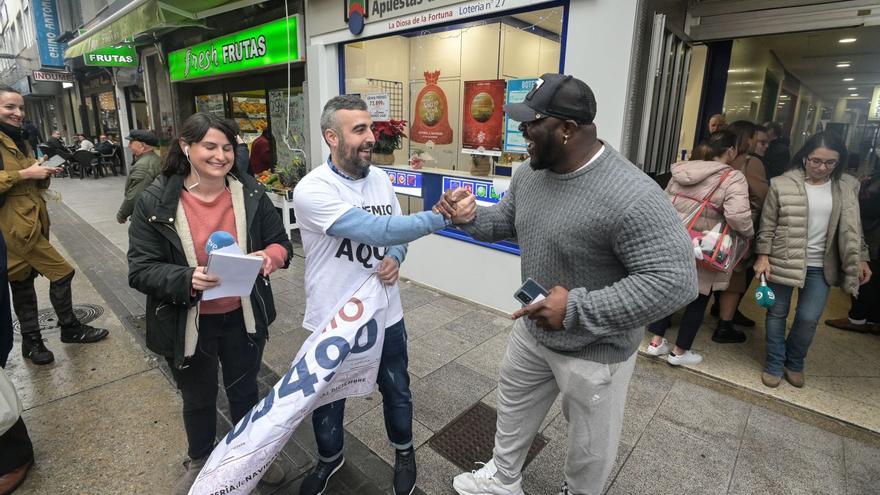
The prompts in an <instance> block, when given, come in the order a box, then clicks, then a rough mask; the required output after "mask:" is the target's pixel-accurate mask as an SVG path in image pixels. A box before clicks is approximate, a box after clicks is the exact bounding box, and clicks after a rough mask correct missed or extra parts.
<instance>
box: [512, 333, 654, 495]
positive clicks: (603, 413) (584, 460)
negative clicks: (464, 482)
mask: <svg viewBox="0 0 880 495" xmlns="http://www.w3.org/2000/svg"><path fill="white" fill-rule="evenodd" d="M636 354H637V353H633V355H632V356H630V357H629V359H627V360H626V361H623V362H621V363H615V364H602V363H596V362H593V361H587V360H585V359H580V358H576V357H569V356H564V355H562V354H559V353H556V352H553V351H551V350H549V349H547V348H546V347H543V346H541V345H539V344H538V342H537V341H536V340H535V339H534V337H532V336H531V334H530V333H529V331H528V330H527V329H526V326H525V323H524V322H523V321H522V320H519V321H517V322H516V323H515V324H514V326H513V331H512V332H511V334H510V340H509V341H508V344H507V353H506V354H505V356H504V360H503V361H502V363H501V377H500V379H499V382H498V423H497V425H496V430H495V453H494V458H495V466H496V467H497V468H498V473H497V475H496V476H497V477H498V479H499V480H500V481H502V482H504V483H512V482H513V481H515V480H517V479H519V478H520V476H521V472H522V467H523V463H525V460H526V454H527V453H528V450H529V446H530V445H531V444H532V440H533V439H534V437H535V435H536V434H537V433H538V428H539V427H540V426H541V422H542V421H543V420H544V417H545V416H547V411H549V409H550V406H551V405H553V401H554V400H556V396H557V395H558V394H559V393H560V392H561V393H562V414H563V415H564V416H565V419H566V420H567V421H568V453H567V456H566V460H565V480H566V482H567V483H568V489H569V491H570V492H571V493H573V494H578V495H581V494H583V495H592V494H599V493H601V492H602V489H603V488H604V486H605V480H606V478H608V475H609V474H610V472H611V467H612V465H613V464H614V458H615V456H616V455H617V444H618V442H619V441H620V429H621V424H622V422H623V408H624V405H625V403H626V391H627V388H628V387H629V380H630V377H631V376H632V372H633V367H634V366H635V362H636Z"/></svg>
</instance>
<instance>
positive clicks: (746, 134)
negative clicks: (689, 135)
mask: <svg viewBox="0 0 880 495" xmlns="http://www.w3.org/2000/svg"><path fill="white" fill-rule="evenodd" d="M727 130H729V131H730V132H732V133H733V134H734V135H735V136H736V152H737V155H736V158H734V159H733V161H732V162H731V163H730V166H731V167H733V169H734V170H738V171H740V172H742V174H743V175H744V176H745V178H746V183H747V184H748V187H749V206H750V207H751V212H752V224H753V225H754V227H755V229H756V228H757V224H758V219H759V218H760V217H761V208H763V206H764V198H766V197H767V188H768V187H769V184H768V183H767V177H766V176H765V175H764V164H763V163H761V159H760V158H757V157H755V156H754V155H753V154H752V153H753V151H754V150H755V147H756V142H757V141H756V138H757V134H758V133H757V126H755V124H753V123H751V122H749V121H747V120H738V121H736V122H734V123H732V124H730V125H728V126H727ZM751 252H752V250H751V247H750V250H749V254H747V255H746V256H745V258H744V259H743V261H742V262H741V263H740V264H739V266H737V267H736V268H735V269H734V270H733V273H731V275H730V281H729V283H728V285H727V289H725V290H724V291H721V292H720V293H718V294H716V298H717V301H718V304H717V305H716V306H713V307H712V310H711V314H712V316H717V317H718V325H717V326H716V327H715V331H714V332H713V333H712V340H713V341H715V342H718V343H720V344H735V343H740V342H745V340H746V334H745V333H744V332H743V331H742V330H739V329H738V328H736V327H735V326H734V325H740V326H744V327H753V326H755V321H754V320H752V319H750V318H748V317H746V315H744V314H742V313H741V312H740V310H739V302H740V301H741V300H742V298H743V295H744V294H745V293H746V292H747V291H748V288H749V284H750V283H751V282H752V277H753V275H754V274H753V273H752V272H751V265H752V260H751V259H750V253H751Z"/></svg>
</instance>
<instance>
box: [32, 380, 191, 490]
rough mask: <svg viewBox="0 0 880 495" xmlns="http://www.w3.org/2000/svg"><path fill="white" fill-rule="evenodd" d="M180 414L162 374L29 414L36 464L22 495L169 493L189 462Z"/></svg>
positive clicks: (68, 399) (107, 387)
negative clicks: (185, 464) (185, 463)
mask: <svg viewBox="0 0 880 495" xmlns="http://www.w3.org/2000/svg"><path fill="white" fill-rule="evenodd" d="M180 411H181V401H180V397H179V396H178V395H177V394H176V393H175V392H174V389H173V388H172V387H170V386H169V384H168V381H167V380H166V379H165V378H164V377H163V376H162V374H161V373H160V372H159V371H157V370H152V371H147V372H144V373H140V374H138V375H135V376H130V377H128V378H125V379H122V380H119V381H116V382H114V383H111V384H108V385H105V386H103V387H98V388H95V389H92V390H88V391H85V392H82V393H79V394H77V395H73V396H70V397H66V398H63V399H60V400H57V401H55V402H52V403H50V404H46V405H43V406H40V407H36V408H34V409H31V410H29V411H26V412H25V413H24V415H23V417H24V421H25V423H26V424H27V427H28V430H29V432H30V436H31V439H32V441H33V442H34V450H35V452H34V456H35V458H36V459H37V462H36V464H35V466H34V468H33V469H32V470H31V472H30V474H29V475H28V478H27V480H26V481H25V483H24V485H22V487H21V488H19V490H17V491H16V492H15V493H16V494H19V493H21V494H48V493H51V494H53V495H62V494H81V493H89V494H95V495H99V494H120V493H131V494H135V493H168V492H169V491H170V489H171V486H172V484H173V483H174V480H175V478H176V477H177V476H178V475H179V474H181V473H182V472H183V467H182V465H181V462H183V460H184V459H185V457H186V435H185V434H184V431H183V422H182V421H181V419H180Z"/></svg>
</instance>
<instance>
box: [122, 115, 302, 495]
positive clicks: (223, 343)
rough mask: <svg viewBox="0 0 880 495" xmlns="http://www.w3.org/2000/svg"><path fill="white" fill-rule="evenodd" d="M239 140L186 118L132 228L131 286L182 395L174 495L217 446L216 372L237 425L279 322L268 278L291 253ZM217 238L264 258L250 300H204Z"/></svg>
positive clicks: (279, 477) (278, 476) (214, 123)
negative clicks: (184, 444) (184, 447)
mask: <svg viewBox="0 0 880 495" xmlns="http://www.w3.org/2000/svg"><path fill="white" fill-rule="evenodd" d="M235 142H236V139H235V133H234V131H233V130H232V129H231V128H230V127H229V125H228V124H227V123H225V122H223V121H222V120H221V119H219V118H217V117H215V116H213V115H210V114H206V113H196V114H194V115H192V116H191V117H189V118H188V119H186V121H185V122H184V123H183V126H182V130H181V133H180V137H179V139H177V140H176V141H175V142H173V143H172V145H171V149H170V150H169V152H168V155H167V156H166V157H165V161H164V163H163V168H162V174H161V175H160V176H159V179H158V180H157V181H156V182H154V183H153V184H151V185H150V186H149V187H148V188H147V189H146V190H145V191H144V193H143V194H142V195H141V197H140V200H139V201H138V204H137V206H136V207H135V212H134V215H132V217H131V227H129V249H128V263H129V275H128V277H129V284H130V285H131V286H132V287H133V288H135V289H137V290H139V291H141V292H143V293H145V294H146V295H147V347H149V348H150V350H152V351H153V352H155V353H157V354H160V355H162V356H164V357H165V358H166V359H167V360H168V364H169V366H170V367H171V372H172V375H173V376H174V379H175V381H176V382H177V386H178V388H179V389H180V392H181V395H182V396H183V423H184V428H185V429H186V436H187V441H188V443H189V448H188V456H189V460H188V461H186V462H185V463H184V465H185V466H186V471H185V472H184V473H183V474H182V475H181V476H180V478H179V479H178V482H177V485H176V486H175V487H174V492H173V493H175V494H186V493H187V492H188V491H189V489H190V487H191V486H192V484H193V482H194V481H195V478H196V476H197V475H198V473H199V471H200V470H201V468H202V466H203V465H204V464H205V461H206V460H207V458H208V456H209V454H210V453H211V451H212V450H213V448H214V438H215V437H216V423H217V418H216V414H217V408H216V402H217V387H218V380H217V368H218V366H219V367H220V368H221V369H222V372H223V385H224V387H225V389H226V395H227V397H228V399H229V409H230V414H231V416H232V423H233V424H235V423H237V422H238V421H239V420H240V419H241V418H243V417H244V416H245V414H247V412H248V411H249V410H250V409H251V408H252V407H253V406H254V405H256V404H257V402H258V400H259V395H258V389H257V373H258V372H259V370H260V363H261V361H262V354H263V346H264V344H265V342H266V339H267V337H268V327H269V325H270V324H271V323H272V321H273V320H274V319H275V305H274V302H273V299H272V287H271V285H270V283H269V275H270V274H271V273H272V272H273V271H275V270H276V269H278V268H286V267H287V265H288V262H289V260H290V257H291V254H292V252H293V248H292V246H291V244H290V240H289V239H288V237H287V234H286V233H285V232H284V227H283V225H282V222H281V217H280V216H279V215H278V214H277V213H276V212H275V208H274V206H273V205H272V201H271V200H270V199H269V198H268V197H267V196H266V194H265V190H264V189H263V187H262V186H261V185H259V184H258V183H257V182H256V180H255V179H254V178H253V177H250V176H249V175H248V174H244V173H241V172H240V171H239V170H237V169H236V168H235V167H234V163H235ZM218 231H225V232H228V233H230V234H231V235H232V237H233V238H234V239H235V240H236V241H237V243H238V244H239V245H240V246H241V248H242V251H245V252H249V253H250V254H252V255H256V256H260V257H262V258H263V267H262V269H261V273H260V275H259V277H258V279H257V281H256V283H255V284H254V288H253V291H252V292H251V295H250V297H225V298H219V299H213V300H210V301H201V300H200V299H201V294H202V291H204V290H206V289H210V288H212V287H215V286H217V285H219V283H220V281H219V280H218V279H217V277H216V276H213V275H211V274H209V273H207V272H206V270H205V266H206V264H207V259H208V254H207V252H206V251H207V250H206V242H207V241H208V239H209V238H210V237H211V234H212V233H214V232H218ZM283 480H284V471H283V469H281V467H280V466H279V465H277V464H276V463H273V464H272V465H271V466H270V468H269V469H268V470H267V471H266V473H265V474H264V476H263V481H264V482H266V483H267V484H270V485H276V484H280V483H282V482H283Z"/></svg>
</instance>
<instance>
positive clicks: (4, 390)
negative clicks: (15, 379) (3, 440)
mask: <svg viewBox="0 0 880 495" xmlns="http://www.w3.org/2000/svg"><path fill="white" fill-rule="evenodd" d="M21 411H22V407H21V400H19V398H18V394H16V393H15V385H13V384H12V381H11V380H10V379H9V377H8V376H6V371H4V370H3V368H0V435H2V434H4V433H6V432H7V431H8V430H9V429H10V428H12V426H13V425H14V424H15V423H16V422H17V421H18V418H20V417H21Z"/></svg>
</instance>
